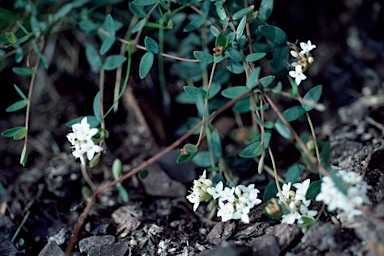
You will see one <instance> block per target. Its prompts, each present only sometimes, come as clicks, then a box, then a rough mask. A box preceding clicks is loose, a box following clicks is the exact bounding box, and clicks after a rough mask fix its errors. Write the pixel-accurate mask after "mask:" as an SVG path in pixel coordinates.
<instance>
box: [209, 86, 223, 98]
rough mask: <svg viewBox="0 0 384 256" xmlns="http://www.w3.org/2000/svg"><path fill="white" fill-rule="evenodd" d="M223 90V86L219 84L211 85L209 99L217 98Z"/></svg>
mask: <svg viewBox="0 0 384 256" xmlns="http://www.w3.org/2000/svg"><path fill="white" fill-rule="evenodd" d="M220 90H221V85H220V84H218V83H215V82H213V83H212V84H211V89H210V90H209V97H208V98H209V99H212V98H213V97H215V96H216V95H217V94H218V93H219V92H220Z"/></svg>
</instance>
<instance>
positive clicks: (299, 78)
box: [289, 65, 307, 85]
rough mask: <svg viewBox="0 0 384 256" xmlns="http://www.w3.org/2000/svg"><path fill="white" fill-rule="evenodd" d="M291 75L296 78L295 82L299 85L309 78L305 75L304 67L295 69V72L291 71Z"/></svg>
mask: <svg viewBox="0 0 384 256" xmlns="http://www.w3.org/2000/svg"><path fill="white" fill-rule="evenodd" d="M289 75H290V76H291V77H292V78H295V82H296V84H297V85H299V84H300V83H301V81H302V80H305V79H307V77H306V76H305V75H304V74H303V67H302V66H301V65H297V66H296V67H295V71H289Z"/></svg>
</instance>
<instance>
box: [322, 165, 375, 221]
mask: <svg viewBox="0 0 384 256" xmlns="http://www.w3.org/2000/svg"><path fill="white" fill-rule="evenodd" d="M336 176H337V177H338V178H340V179H341V180H342V182H343V183H344V185H345V187H346V188H347V191H346V193H343V192H342V191H341V190H340V189H339V188H338V187H337V186H336V184H335V182H334V180H333V179H332V178H331V177H329V176H326V177H323V179H322V182H321V191H320V193H319V194H318V195H317V197H316V199H315V200H316V201H322V202H324V203H325V204H326V205H327V206H328V207H327V210H328V211H334V210H336V209H339V210H340V211H341V212H340V214H338V216H337V217H338V218H341V219H344V218H345V219H346V220H348V221H352V220H353V219H354V218H355V217H356V216H357V215H361V214H362V211H361V210H359V209H358V207H360V206H361V205H363V204H364V203H366V204H367V203H369V202H370V201H369V199H368V197H367V195H366V194H367V191H368V190H369V189H371V186H369V185H368V184H367V183H366V182H365V181H364V180H363V178H362V177H361V176H360V175H359V174H358V173H355V172H347V171H343V170H341V171H338V172H337V173H336Z"/></svg>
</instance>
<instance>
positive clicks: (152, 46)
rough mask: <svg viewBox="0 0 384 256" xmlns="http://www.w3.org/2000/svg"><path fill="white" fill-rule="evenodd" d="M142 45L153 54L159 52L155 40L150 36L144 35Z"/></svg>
mask: <svg viewBox="0 0 384 256" xmlns="http://www.w3.org/2000/svg"><path fill="white" fill-rule="evenodd" d="M144 45H145V48H147V51H149V52H151V53H153V54H158V53H159V52H160V47H159V45H158V44H157V42H156V41H155V40H153V39H152V38H150V37H149V36H146V37H145V39H144Z"/></svg>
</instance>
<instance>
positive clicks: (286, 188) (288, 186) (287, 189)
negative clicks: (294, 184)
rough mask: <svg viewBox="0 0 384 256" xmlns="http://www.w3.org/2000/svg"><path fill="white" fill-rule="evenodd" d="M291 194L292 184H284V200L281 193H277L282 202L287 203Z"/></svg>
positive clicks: (282, 191) (282, 192) (282, 190)
mask: <svg viewBox="0 0 384 256" xmlns="http://www.w3.org/2000/svg"><path fill="white" fill-rule="evenodd" d="M290 192H291V182H288V184H283V187H282V189H281V194H283V198H281V194H280V192H277V194H276V196H277V197H279V199H280V201H285V200H287V199H289V193H290Z"/></svg>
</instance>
